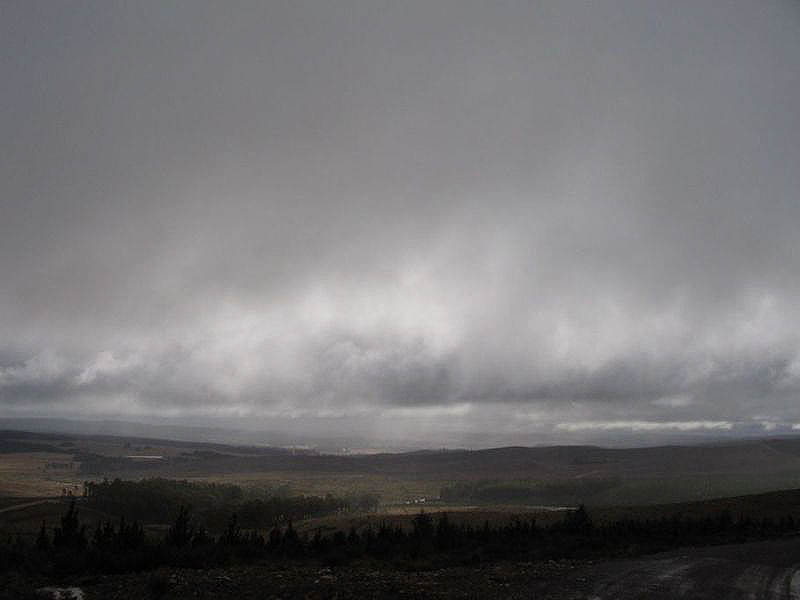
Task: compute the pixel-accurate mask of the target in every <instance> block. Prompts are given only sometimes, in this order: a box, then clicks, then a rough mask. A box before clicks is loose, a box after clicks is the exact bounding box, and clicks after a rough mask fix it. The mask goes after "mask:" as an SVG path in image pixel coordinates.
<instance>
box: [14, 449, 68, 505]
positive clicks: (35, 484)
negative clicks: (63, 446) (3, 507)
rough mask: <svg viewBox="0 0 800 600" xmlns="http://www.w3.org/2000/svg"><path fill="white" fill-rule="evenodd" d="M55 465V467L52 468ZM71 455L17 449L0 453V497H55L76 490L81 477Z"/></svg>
mask: <svg viewBox="0 0 800 600" xmlns="http://www.w3.org/2000/svg"><path fill="white" fill-rule="evenodd" d="M54 465H55V467H54ZM79 471H80V463H78V462H77V461H74V459H73V455H71V454H62V453H54V452H18V453H6V454H2V455H0V496H12V497H15V496H16V497H41V496H59V495H61V493H62V490H63V489H64V488H68V489H70V490H73V492H74V491H75V490H76V488H75V486H78V487H79V488H80V485H81V483H82V482H83V479H82V478H81V477H80V475H79Z"/></svg>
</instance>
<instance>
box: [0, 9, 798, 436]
mask: <svg viewBox="0 0 800 600" xmlns="http://www.w3.org/2000/svg"><path fill="white" fill-rule="evenodd" d="M797 23H798V9H797V7H796V6H795V5H793V4H789V3H780V2H767V3H766V4H764V3H759V5H758V6H756V5H755V4H754V3H750V2H734V3H733V4H732V5H731V6H730V7H729V9H728V10H726V11H725V13H724V14H720V11H719V10H718V7H717V6H716V5H715V3H713V2H706V1H700V2H692V3H687V5H686V6H681V7H680V8H679V9H677V10H672V9H670V10H667V9H665V8H664V6H663V4H662V3H659V2H649V1H645V2H640V1H635V2H634V1H632V0H631V1H626V0H619V1H609V2H602V3H593V4H592V6H591V7H586V6H581V7H574V6H568V4H567V3H559V4H558V5H557V6H556V7H554V8H549V9H547V10H543V9H542V8H541V7H539V6H537V5H536V4H535V3H517V4H501V5H494V4H492V5H489V4H486V3H472V2H466V3H465V2H461V1H458V2H456V1H451V0H437V1H435V2H411V3H407V4H404V5H403V7H399V6H387V7H384V10H382V11H375V10H374V7H372V6H371V5H370V3H368V2H360V1H358V0H352V1H351V0H347V1H346V2H344V3H331V4H326V5H325V6H318V7H314V8H313V9H310V8H309V7H304V6H302V5H299V4H287V5H275V4H274V3H264V4H262V5H258V6H251V7H237V8H236V9H234V10H230V9H228V8H227V7H226V8H225V9H224V10H223V9H222V8H221V7H219V6H218V5H217V4H215V3H213V2H196V3H193V5H192V6H191V7H185V8H183V9H181V10H175V9H174V8H172V9H170V8H165V7H151V8H148V9H146V10H140V9H139V8H135V7H129V6H112V5H108V4H106V3H97V4H95V5H93V6H87V7H84V9H75V8H74V7H70V8H66V7H57V6H56V7H50V8H49V9H48V10H47V11H41V10H39V9H38V8H37V7H36V6H35V5H31V4H29V3H19V4H17V5H14V6H10V7H8V8H6V9H4V18H3V19H0V44H2V45H3V48H4V50H6V51H5V52H3V53H2V56H6V57H12V58H9V59H8V60H6V61H0V73H2V76H3V80H4V82H6V85H5V88H6V90H7V94H6V96H7V98H6V103H5V105H4V106H5V110H4V111H3V112H2V115H1V116H0V132H2V133H3V137H4V139H9V140H14V143H13V145H12V147H10V149H9V151H8V152H6V153H4V155H3V159H2V160H0V181H1V182H2V184H0V185H1V186H2V194H0V197H2V200H0V202H2V203H3V204H2V208H3V211H2V214H3V219H2V220H0V340H2V341H0V407H2V408H3V410H4V411H6V412H9V411H13V412H14V413H15V414H34V415H35V414H62V415H84V416H87V415H92V416H125V415H135V416H148V417H150V418H154V419H155V418H158V417H159V416H161V415H167V414H169V415H173V416H177V417H184V418H186V419H190V418H192V417H198V418H199V417H200V416H202V417H203V418H207V419H209V420H213V419H214V418H216V417H218V416H230V417H231V418H234V417H236V418H241V419H242V421H243V422H246V421H248V420H249V419H252V418H255V417H258V416H263V417H264V418H273V417H275V418H277V417H281V416H285V417H287V418H292V419H295V420H297V421H298V422H301V421H302V422H303V423H305V422H306V421H305V420H308V422H310V421H311V420H313V419H316V418H322V419H329V420H335V419H343V420H347V419H352V423H357V425H354V427H358V428H359V429H361V430H369V428H370V426H371V424H375V423H378V422H380V421H381V419H384V421H383V422H381V423H380V426H378V425H375V431H380V432H381V435H384V434H386V435H388V434H390V433H391V427H390V426H391V425H392V424H393V423H397V422H399V419H400V417H402V419H403V420H404V423H405V425H404V427H405V428H406V429H407V430H408V431H413V430H414V429H415V426H414V420H415V419H416V429H417V430H420V431H422V430H424V431H426V432H427V435H429V436H430V437H431V438H432V439H434V438H436V432H437V431H441V430H443V429H445V428H451V427H452V426H454V424H457V425H458V427H460V428H463V430H465V431H466V430H469V431H476V430H478V429H480V428H482V427H487V428H491V429H492V430H494V431H509V432H514V433H515V434H516V433H520V432H523V433H524V432H525V431H528V432H532V431H536V432H539V431H541V430H543V429H545V430H546V429H551V430H552V429H555V430H556V431H557V432H560V433H561V434H564V435H567V434H569V433H571V432H577V431H579V430H580V431H589V430H590V429H591V430H592V431H598V432H601V433H602V432H603V431H606V432H617V431H619V428H616V427H604V426H603V424H606V425H607V424H614V423H621V422H626V423H633V424H638V425H637V427H639V426H640V425H641V426H642V427H639V429H637V430H641V431H644V432H652V433H653V434H654V435H655V433H657V432H659V431H684V430H688V429H687V427H688V425H687V426H682V425H680V424H681V423H684V424H693V425H691V426H692V427H694V426H695V425H697V424H705V425H703V426H700V425H698V426H697V427H696V428H695V429H692V430H697V431H710V432H714V431H724V430H725V429H724V427H722V425H720V426H719V427H717V426H713V427H712V426H711V425H713V424H724V423H734V422H735V423H739V422H748V423H753V422H754V421H753V417H752V415H754V414H757V415H769V418H765V419H759V420H763V421H765V422H769V423H772V422H775V423H783V422H798V421H799V420H800V408H797V407H798V406H800V405H798V403H797V402H796V399H797V398H798V396H799V395H800V377H798V373H800V368H799V367H798V365H800V329H799V328H798V326H797V324H798V323H800V308H798V307H797V302H796V298H797V297H798V294H800V280H799V279H798V277H797V273H798V266H800V264H799V262H798V260H799V259H798V256H800V253H798V252H797V251H796V250H797V244H798V242H797V236H796V230H797V223H798V222H800V204H799V203H798V202H796V190H797V189H798V185H797V183H798V182H797V176H796V165H797V164H798V163H800V144H799V143H798V140H800V135H797V122H798V103H797V102H796V98H797V97H798V96H800V87H799V86H800V83H798V80H797V78H796V76H795V73H796V67H795V65H796V63H797V59H798V58H799V57H800V41H798V40H800V36H798V35H797ZM656 24H657V26H656ZM198 31H202V32H204V35H198ZM386 415H392V417H393V418H394V420H393V419H392V418H390V417H386ZM526 415H527V416H526ZM387 423H388V425H387ZM570 423H572V424H575V425H577V426H580V425H581V424H587V427H588V424H590V423H597V424H599V426H598V427H594V428H585V429H581V428H580V427H577V428H569V427H567V425H569V424H570ZM650 423H652V424H661V425H662V426H659V427H657V426H656V425H653V426H652V427H651V426H650V425H648V424H650ZM559 424H564V425H565V426H564V427H561V426H560V425H559ZM706 425H708V426H706ZM298 429H302V423H300V426H299V427H298ZM626 429H629V430H630V429H633V427H632V426H631V427H628V426H626ZM776 431H777V429H776ZM614 435H616V433H615V434H614Z"/></svg>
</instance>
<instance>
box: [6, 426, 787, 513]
mask: <svg viewBox="0 0 800 600" xmlns="http://www.w3.org/2000/svg"><path fill="white" fill-rule="evenodd" d="M48 465H51V466H48ZM115 477H119V478H121V479H129V480H138V479H142V478H150V477H164V478H170V479H186V480H189V481H204V482H222V483H233V484H236V485H239V486H242V487H243V488H246V489H249V490H252V491H253V492H254V493H258V494H263V493H265V492H266V493H270V494H295V495H297V494H306V495H325V494H328V493H331V494H335V495H341V496H345V495H350V494H361V493H369V494H376V495H378V496H380V500H381V503H382V505H384V506H387V507H388V506H400V507H403V506H412V507H416V506H418V505H420V504H422V505H429V504H431V502H434V503H435V502H436V501H437V500H438V499H439V497H440V493H441V491H442V488H444V487H447V486H453V485H457V484H459V483H461V484H469V485H481V482H489V483H491V484H492V485H495V486H500V487H502V486H506V487H508V486H516V487H517V488H524V489H527V490H528V491H527V492H526V495H523V496H524V497H520V498H517V499H515V500H513V501H508V500H504V499H501V498H493V497H491V495H490V496H489V497H488V498H482V499H481V501H479V502H478V501H475V499H470V498H461V499H457V500H453V501H451V504H453V505H462V506H463V505H480V506H484V507H491V506H497V505H503V504H516V505H575V504H578V503H585V504H587V505H590V506H595V507H598V506H623V505H631V506H643V505H647V504H665V503H675V502H687V501H696V500H706V499H712V498H722V497H732V496H740V495H745V494H754V493H761V492H767V491H773V490H781V489H796V488H800V438H798V437H793V438H786V439H770V440H759V441H742V442H737V443H729V444H716V445H706V446H687V447H679V446H665V447H660V448H632V449H606V448H597V447H592V446H562V447H549V448H521V447H518V448H497V449H491V450H480V451H464V450H458V451H430V452H411V453H405V454H378V455H368V456H339V455H325V454H319V453H316V452H314V451H313V450H302V451H298V450H289V449H282V448H267V447H252V446H251V447H239V446H225V445H222V444H216V443H195V442H180V441H171V440H155V439H144V438H124V437H112V436H81V435H66V434H42V433H38V434H34V433H26V432H15V431H4V432H0V496H11V497H52V496H58V495H60V494H61V492H62V490H63V488H64V487H69V486H71V489H73V490H74V489H75V488H74V486H75V485H78V486H80V485H81V484H82V482H83V481H87V480H96V481H97V480H102V479H103V478H109V479H112V478H115ZM423 499H424V501H423Z"/></svg>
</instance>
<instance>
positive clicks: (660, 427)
mask: <svg viewBox="0 0 800 600" xmlns="http://www.w3.org/2000/svg"><path fill="white" fill-rule="evenodd" d="M733 426H734V425H733V423H731V422H729V421H665V422H654V421H610V422H609V421H584V422H578V423H559V424H558V425H557V426H556V429H560V430H563V431H570V432H574V431H586V430H600V431H613V430H617V429H629V430H631V431H668V430H673V429H674V430H677V431H696V430H698V429H721V430H725V431H730V430H731V429H733Z"/></svg>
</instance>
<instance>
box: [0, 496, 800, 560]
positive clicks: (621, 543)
mask: <svg viewBox="0 0 800 600" xmlns="http://www.w3.org/2000/svg"><path fill="white" fill-rule="evenodd" d="M78 512H79V510H78V508H77V507H76V505H75V503H74V502H73V503H71V504H70V506H69V508H68V510H67V511H66V513H65V514H64V515H63V516H62V517H61V520H60V524H59V526H57V527H55V528H53V529H52V531H50V530H48V528H47V525H46V524H45V523H43V524H42V527H41V530H40V532H39V535H38V536H37V538H36V541H35V543H34V544H32V545H31V544H26V543H25V542H24V541H23V540H22V539H21V538H17V539H16V540H13V539H9V540H7V541H6V542H5V543H0V570H9V569H15V570H22V571H29V572H32V573H37V574H45V573H50V574H55V575H64V574H70V573H89V572H95V573H117V572H126V571H142V570H148V569H152V568H156V567H159V566H166V565H169V566H183V567H193V568H210V567H214V566H223V565H227V564H230V563H232V562H246V561H251V560H256V559H258V560H264V559H273V560H313V561H319V562H323V563H325V564H330V565H338V564H343V563H346V562H349V561H353V560H359V559H371V560H379V561H386V562H389V563H393V564H402V565H404V566H416V567H425V566H431V565H436V566H448V565H465V564H466V565H468V564H475V563H480V562H482V561H493V560H526V561H530V560H545V559H561V558H598V557H614V556H628V555H636V554H643V553H649V552H657V551H662V550H666V549H669V548H674V547H678V546H687V545H690V546H691V545H694V546H697V545H708V544H718V543H730V542H743V541H749V540H756V539H765V538H770V537H776V536H781V535H786V534H794V533H796V532H797V526H798V523H797V521H796V520H795V518H794V517H793V516H791V515H787V516H786V517H783V518H781V519H777V520H776V519H770V518H765V519H760V520H756V519H752V518H749V517H744V516H740V517H739V518H737V519H734V518H733V517H732V516H731V515H730V513H728V512H720V513H718V514H717V515H715V516H709V517H704V518H697V517H681V516H672V517H669V518H661V519H647V520H637V519H626V520H620V521H615V522H611V523H604V524H596V523H594V522H593V521H592V519H591V518H590V515H589V513H588V512H587V511H586V509H585V508H584V507H580V508H578V509H577V510H574V511H570V512H568V513H566V514H565V517H564V519H563V521H560V522H557V523H554V524H551V525H549V526H540V525H538V524H537V523H536V520H535V519H530V520H522V519H519V520H516V521H513V522H511V523H506V524H499V525H491V524H490V523H489V522H488V521H487V522H484V523H483V525H481V526H473V525H471V524H469V523H465V522H461V523H454V522H452V521H451V520H450V518H449V517H448V515H447V513H442V514H440V515H439V516H438V517H437V518H435V519H434V518H433V517H432V516H430V515H429V514H426V513H424V512H421V513H419V514H417V515H416V516H415V517H414V518H413V520H412V523H411V526H410V528H406V529H403V528H401V527H400V526H399V525H396V524H395V525H392V524H389V523H388V522H384V523H382V524H380V525H379V526H377V527H374V528H373V527H372V526H367V527H366V528H364V529H362V530H356V529H350V531H349V532H347V533H345V532H344V531H336V532H334V533H332V534H323V532H322V531H321V530H316V531H314V532H308V531H306V532H303V533H302V534H300V533H298V532H297V530H296V529H295V528H294V526H293V523H292V521H291V520H290V521H288V522H287V523H286V524H285V525H283V526H281V525H277V526H274V527H272V528H271V529H270V530H269V532H268V533H267V534H266V535H264V533H262V531H261V530H259V529H250V528H247V527H245V526H243V522H242V520H241V519H240V516H239V514H238V513H232V514H230V515H229V517H228V520H227V523H226V525H225V527H224V529H223V530H222V531H221V532H220V533H219V534H218V535H212V534H210V533H209V531H208V529H207V528H206V527H204V526H203V525H201V524H199V523H198V521H197V520H196V519H195V518H194V515H193V513H192V512H191V510H190V509H189V508H188V507H186V506H181V507H179V509H178V511H177V514H176V515H175V516H174V519H173V521H172V524H171V525H170V527H169V530H168V531H167V533H166V534H165V535H162V536H151V535H147V534H146V533H145V530H144V528H143V527H142V525H141V523H140V522H138V521H129V520H126V519H124V518H120V519H119V520H118V521H117V522H115V523H111V522H106V523H98V524H96V526H95V527H93V528H89V527H88V526H87V525H86V524H85V523H82V522H81V520H80V519H79V515H78Z"/></svg>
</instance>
